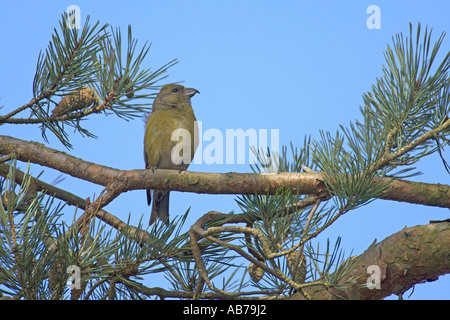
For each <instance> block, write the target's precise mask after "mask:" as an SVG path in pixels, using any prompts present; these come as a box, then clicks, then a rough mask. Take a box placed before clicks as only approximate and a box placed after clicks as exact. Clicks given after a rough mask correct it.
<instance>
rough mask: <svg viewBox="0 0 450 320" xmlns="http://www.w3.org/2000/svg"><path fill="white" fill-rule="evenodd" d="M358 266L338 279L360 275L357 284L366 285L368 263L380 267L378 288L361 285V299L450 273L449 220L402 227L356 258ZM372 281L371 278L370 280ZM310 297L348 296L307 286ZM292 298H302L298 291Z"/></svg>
mask: <svg viewBox="0 0 450 320" xmlns="http://www.w3.org/2000/svg"><path fill="white" fill-rule="evenodd" d="M358 258H359V259H360V260H359V263H358V267H357V268H356V269H354V270H353V271H352V272H351V273H350V274H348V275H347V276H346V277H344V278H343V279H342V280H341V281H342V283H344V282H345V281H347V280H348V279H351V278H354V277H359V279H358V284H360V285H365V284H366V283H367V279H368V277H370V274H369V273H368V272H367V268H368V267H369V266H377V267H379V268H380V269H379V270H380V280H381V282H380V288H379V289H377V288H373V289H368V288H363V289H361V290H360V291H359V294H360V297H361V299H363V300H374V299H382V298H384V297H387V296H389V295H391V294H402V293H403V292H405V291H407V290H408V289H410V288H411V287H413V286H414V285H416V284H420V283H423V282H426V281H434V280H437V278H438V277H439V276H440V275H444V274H447V273H450V222H448V221H443V222H437V223H430V224H428V225H420V226H415V227H411V228H404V229H403V230H401V231H399V232H397V233H395V234H393V235H391V236H389V237H387V238H386V239H384V240H383V241H381V242H379V243H376V244H375V243H374V244H372V245H371V246H370V247H369V248H368V249H367V250H366V251H365V252H364V253H363V254H362V255H361V256H359V257H358ZM370 282H371V283H372V281H370ZM305 291H307V292H308V294H309V295H310V297H311V298H313V299H319V300H323V299H334V298H335V297H336V296H335V295H339V296H342V297H344V298H348V296H347V292H346V291H344V290H336V289H326V288H323V287H315V288H306V289H305ZM291 298H292V299H302V296H301V295H300V294H298V293H296V294H294V295H293V296H292V297H291Z"/></svg>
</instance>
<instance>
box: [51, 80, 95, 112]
mask: <svg viewBox="0 0 450 320" xmlns="http://www.w3.org/2000/svg"><path fill="white" fill-rule="evenodd" d="M95 102H97V98H96V97H95V93H94V89H92V88H88V87H83V88H81V89H80V90H74V91H72V92H70V94H68V95H66V96H65V97H63V98H62V99H61V101H60V102H59V104H57V105H56V107H55V108H54V109H53V111H52V117H54V116H56V115H63V114H66V113H69V112H70V111H76V110H82V109H84V108H87V107H89V106H90V105H92V104H93V103H95Z"/></svg>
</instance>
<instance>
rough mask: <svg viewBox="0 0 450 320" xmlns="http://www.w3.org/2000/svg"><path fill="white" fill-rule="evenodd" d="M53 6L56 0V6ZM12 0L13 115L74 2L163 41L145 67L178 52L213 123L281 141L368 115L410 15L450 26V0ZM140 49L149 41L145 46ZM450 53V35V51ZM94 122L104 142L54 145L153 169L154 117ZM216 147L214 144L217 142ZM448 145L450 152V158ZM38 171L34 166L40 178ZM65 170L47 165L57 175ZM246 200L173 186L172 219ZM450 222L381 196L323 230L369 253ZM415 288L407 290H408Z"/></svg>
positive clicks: (7, 59)
mask: <svg viewBox="0 0 450 320" xmlns="http://www.w3.org/2000/svg"><path fill="white" fill-rule="evenodd" d="M44 3H45V4H44ZM44 3H42V2H32V1H11V2H8V3H3V4H2V9H1V10H0V44H1V49H2V50H0V70H2V75H3V76H2V77H1V78H0V99H1V100H0V105H2V106H4V109H3V110H2V112H1V113H2V114H4V113H6V112H9V111H11V110H13V108H16V107H19V106H22V105H23V104H25V103H27V102H29V101H30V100H31V98H32V81H33V77H34V72H35V68H36V61H37V57H38V54H39V52H40V50H45V48H46V47H47V45H48V42H49V40H50V39H51V34H52V31H53V28H58V21H59V19H60V15H61V13H62V12H64V11H65V10H66V8H67V7H68V6H69V5H72V4H75V5H77V6H79V7H80V9H81V15H82V24H83V23H84V21H85V18H86V16H87V15H90V16H91V21H97V20H99V21H100V22H101V23H109V24H110V25H112V26H113V27H120V28H121V30H122V33H123V35H125V34H126V28H127V26H128V25H129V24H130V25H131V26H132V29H133V35H134V37H135V38H137V39H138V40H139V44H140V45H143V44H144V43H145V41H147V40H148V41H150V42H152V47H151V49H150V52H149V55H148V57H147V59H146V61H145V67H147V68H148V67H152V68H154V69H156V68H158V67H160V66H162V65H163V64H165V63H167V62H169V61H170V60H172V59H174V58H177V59H178V60H179V63H178V64H177V65H175V66H174V67H172V68H171V69H169V72H168V74H169V77H168V78H167V79H165V80H164V81H165V82H167V83H168V82H176V81H185V82H184V84H185V85H186V86H190V87H194V88H196V89H198V90H199V91H200V92H201V94H200V95H196V96H195V97H194V98H193V100H192V102H193V106H194V109H195V113H196V116H197V119H198V120H201V121H202V125H203V128H204V130H207V129H209V128H215V129H219V130H220V131H222V132H224V133H225V130H226V129H237V128H242V129H243V130H247V129H250V128H253V129H256V130H258V129H268V130H270V129H279V137H280V145H289V143H290V142H291V141H292V142H293V143H294V144H295V145H299V146H300V145H301V144H302V143H303V139H304V137H305V135H312V136H313V137H318V133H319V130H320V129H323V130H328V131H330V132H332V133H334V132H335V131H336V130H337V129H338V127H339V124H342V125H347V124H348V123H349V122H350V121H354V120H355V119H356V118H358V117H359V116H360V114H359V106H360V105H361V104H362V95H363V93H365V92H367V91H369V90H370V89H371V85H372V84H373V83H374V82H375V80H376V78H377V77H380V76H381V75H382V70H381V66H382V65H383V63H384V57H383V51H384V50H385V49H386V46H387V45H388V44H391V43H392V37H393V36H394V35H395V34H396V33H399V32H403V33H404V34H405V35H406V34H408V32H409V22H411V23H413V24H414V26H416V24H417V22H420V23H421V24H422V26H425V25H428V26H429V27H432V28H433V32H434V35H435V38H434V39H437V37H438V36H439V35H440V33H441V32H443V31H448V30H449V27H450V23H449V20H448V12H449V11H450V2H448V1H444V0H442V1H427V2H425V1H339V2H338V1H277V2H275V1H226V2H225V1H223V2H218V1H197V0H194V1H181V0H172V1H132V2H123V1H120V2H119V1H46V2H44ZM370 5H377V6H378V7H379V8H380V12H381V25H380V26H381V28H380V29H368V28H367V25H366V21H367V19H368V18H369V16H370V14H368V13H366V10H367V8H368V7H369V6H370ZM139 44H138V45H139ZM449 48H450V38H449V37H448V36H447V37H446V39H445V40H444V44H443V46H442V48H441V51H442V52H441V55H440V56H439V57H440V58H442V56H443V53H445V52H448V50H449ZM86 126H87V127H88V128H89V129H90V130H91V131H92V132H93V133H94V134H96V135H97V136H98V137H99V138H98V139H97V140H95V139H87V138H83V137H80V135H78V134H73V135H72V136H71V143H72V144H73V146H74V148H73V150H70V151H67V150H65V149H64V147H63V146H62V145H61V144H59V143H58V142H57V141H56V140H55V139H50V144H49V145H50V147H52V148H56V149H60V150H63V151H67V152H69V153H70V154H72V155H74V156H76V157H80V158H83V159H85V160H88V161H92V162H96V163H99V164H103V165H106V166H110V167H114V168H118V169H138V168H143V166H144V163H143V156H142V141H143V129H144V123H143V121H142V120H141V119H135V120H132V121H129V122H126V121H123V120H121V119H117V118H115V117H113V116H109V117H103V116H100V115H97V116H92V117H90V119H89V121H88V122H87V123H86ZM0 134H2V135H11V136H14V137H18V138H22V139H27V140H34V141H40V142H43V140H42V138H41V136H40V130H39V128H38V127H37V126H27V127H24V126H11V125H10V126H2V127H0ZM204 144H206V145H207V142H206V143H205V142H204ZM448 152H449V151H447V152H446V153H447V157H448ZM419 168H420V169H421V170H422V171H423V172H424V174H423V175H422V176H419V177H416V178H415V180H417V181H424V182H429V183H437V182H440V183H445V184H448V183H449V182H450V179H449V176H448V174H446V172H445V170H444V168H443V166H442V164H441V162H440V160H439V158H438V157H435V156H431V157H429V158H427V159H423V160H422V161H421V162H420V163H419ZM189 170H192V171H203V172H230V171H237V172H249V171H250V168H249V165H248V164H245V165H230V164H223V165H219V164H213V165H206V164H198V165H195V164H193V165H192V166H191V167H190V168H189ZM39 171H40V169H39V168H37V167H34V169H33V172H34V173H38V172H39ZM56 176H57V173H55V172H52V171H50V170H47V171H46V173H45V174H44V178H45V179H46V180H47V181H50V182H51V181H52V180H53V179H54V178H56ZM58 186H59V187H61V188H67V189H69V190H71V191H72V192H73V193H75V194H77V195H78V196H81V197H83V198H85V197H91V198H92V196H93V195H94V194H97V195H98V194H99V193H100V192H101V190H102V188H100V187H99V186H95V185H91V184H87V183H83V182H80V181H78V180H76V179H73V178H71V177H67V178H66V179H65V180H64V181H63V182H61V183H60V184H59V185H58ZM234 199H235V196H230V195H227V196H224V195H200V194H193V193H176V192H172V193H171V216H175V215H177V214H181V213H184V212H185V210H186V209H187V208H188V207H191V211H190V212H191V213H190V216H189V218H188V221H187V225H190V224H192V223H193V222H194V221H195V220H196V219H198V218H199V217H200V216H201V215H202V214H204V213H206V212H208V211H210V210H218V211H222V212H230V211H232V210H235V211H238V207H237V205H236V203H235V201H234ZM106 209H107V210H108V211H110V212H111V213H113V214H115V215H117V216H119V217H120V218H122V219H123V220H126V219H127V217H128V214H130V213H132V221H134V222H137V221H138V220H139V218H140V217H141V216H142V215H144V220H145V221H146V220H148V218H149V215H150V209H149V208H148V207H147V204H146V199H145V192H144V191H140V190H138V191H133V192H128V193H127V194H124V195H122V196H121V197H120V198H119V199H117V200H116V201H115V202H114V203H112V204H111V205H109V206H108V207H107V208H106ZM447 217H448V209H447V210H445V209H439V208H431V207H423V206H417V205H409V204H401V203H395V202H389V201H383V200H378V201H375V202H373V203H371V204H370V205H368V206H366V207H364V208H361V209H359V210H356V211H353V212H350V213H348V214H347V215H346V216H344V217H342V218H341V219H340V220H338V221H337V222H336V223H335V224H334V225H333V226H332V227H331V228H329V230H327V231H326V232H325V233H324V234H323V236H322V237H321V239H319V240H321V241H323V240H325V239H326V238H327V237H329V238H330V239H331V240H332V242H334V240H335V239H336V237H337V236H339V235H340V236H342V247H343V248H344V249H345V251H346V252H347V253H350V251H351V250H353V254H360V253H362V252H363V251H364V250H365V249H366V248H367V247H368V246H369V245H370V244H371V243H372V242H373V241H374V240H375V239H377V240H378V241H380V240H382V239H384V238H385V237H387V236H389V235H391V234H393V233H395V232H397V231H399V230H401V229H402V228H403V227H405V226H407V227H411V226H415V225H419V224H427V223H428V221H429V220H439V219H445V218H447ZM409 293H411V291H408V292H407V293H406V294H405V295H404V297H405V298H406V297H408V295H409ZM411 299H450V277H449V276H448V275H447V276H446V277H440V279H439V280H438V281H436V282H433V283H427V284H424V285H417V286H416V287H415V289H414V293H413V294H412V296H411Z"/></svg>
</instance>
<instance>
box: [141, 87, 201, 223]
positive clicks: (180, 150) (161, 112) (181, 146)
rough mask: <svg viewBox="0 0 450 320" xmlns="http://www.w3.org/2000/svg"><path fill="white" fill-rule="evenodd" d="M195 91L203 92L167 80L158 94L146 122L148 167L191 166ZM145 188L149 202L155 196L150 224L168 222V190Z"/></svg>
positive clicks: (195, 127) (194, 142) (194, 145)
mask: <svg viewBox="0 0 450 320" xmlns="http://www.w3.org/2000/svg"><path fill="white" fill-rule="evenodd" d="M196 93H200V92H199V91H198V90H197V89H194V88H186V87H184V86H182V85H179V84H167V85H165V86H163V87H162V88H161V90H160V91H159V93H158V94H157V96H156V98H155V100H154V101H153V106H152V112H151V113H150V115H149V116H148V118H147V122H146V125H145V134H144V159H145V168H146V169H152V170H153V171H154V170H157V169H172V170H180V171H182V170H186V169H187V168H188V166H189V164H190V163H191V161H192V159H193V158H194V154H195V151H196V149H197V146H198V137H197V135H198V134H196V133H198V125H197V120H196V118H195V115H194V110H193V109H192V105H191V98H192V97H193V96H194V95H195V94H196ZM180 137H181V138H180ZM152 191H153V196H152ZM146 192H147V204H148V205H149V206H150V204H151V203H152V198H153V204H152V211H151V216H150V222H149V226H151V225H152V224H153V223H154V222H155V221H157V220H158V219H160V220H161V221H162V222H163V223H164V224H165V225H169V191H168V190H146Z"/></svg>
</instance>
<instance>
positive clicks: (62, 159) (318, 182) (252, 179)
mask: <svg viewBox="0 0 450 320" xmlns="http://www.w3.org/2000/svg"><path fill="white" fill-rule="evenodd" d="M0 154H3V155H7V154H15V155H16V157H17V159H18V160H21V161H24V162H27V161H29V162H32V163H36V164H39V165H42V166H46V167H49V168H52V169H55V170H58V171H60V172H63V173H66V174H69V175H71V176H73V177H76V178H79V179H83V180H86V181H90V182H92V183H95V184H98V185H102V186H107V185H108V184H109V183H111V182H112V181H114V180H116V182H120V183H119V185H120V188H121V190H120V191H121V192H126V191H130V190H138V189H161V190H174V191H182V192H196V193H208V194H255V193H257V194H274V193H275V192H276V190H277V189H278V188H280V187H284V188H289V189H291V191H292V192H293V193H298V194H309V195H316V196H319V197H322V196H327V195H328V193H327V190H326V187H325V183H324V182H323V178H324V175H325V173H322V172H302V173H277V174H255V173H235V172H229V173H203V172H192V171H191V172H187V171H183V172H178V171H177V170H163V169H158V170H156V171H155V172H153V171H152V170H118V169H114V168H110V167H106V166H102V165H99V164H95V163H92V162H88V161H84V160H82V159H79V158H76V157H73V156H71V155H69V154H66V153H64V152H62V151H58V150H55V149H51V148H48V147H46V146H44V145H43V144H40V143H37V142H30V141H24V140H20V139H16V138H13V137H8V136H0ZM379 179H389V178H379ZM382 199H386V200H395V201H400V202H408V203H415V204H422V205H427V206H437V207H442V208H450V186H449V185H443V184H430V183H423V182H413V181H407V180H400V179H398V180H394V181H392V184H391V188H390V189H389V190H388V191H387V193H386V194H385V195H384V196H383V197H382Z"/></svg>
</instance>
